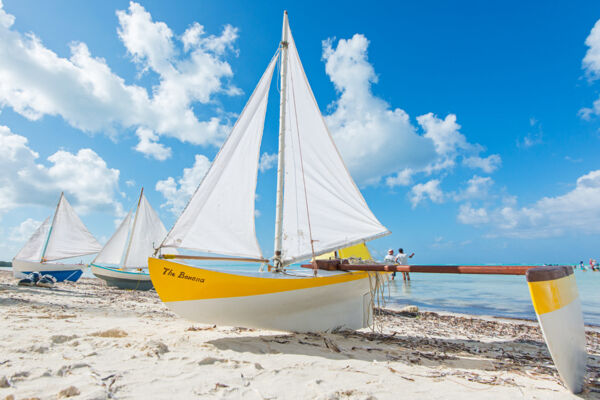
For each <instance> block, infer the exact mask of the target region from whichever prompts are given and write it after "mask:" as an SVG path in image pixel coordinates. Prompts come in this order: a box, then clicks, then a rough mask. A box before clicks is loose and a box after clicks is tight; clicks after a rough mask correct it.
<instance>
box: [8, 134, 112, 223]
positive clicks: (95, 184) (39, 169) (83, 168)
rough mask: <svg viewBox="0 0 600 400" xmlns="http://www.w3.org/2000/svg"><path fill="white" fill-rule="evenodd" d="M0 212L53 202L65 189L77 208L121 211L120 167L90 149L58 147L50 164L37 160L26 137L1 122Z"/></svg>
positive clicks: (36, 154) (81, 210)
mask: <svg viewBox="0 0 600 400" xmlns="http://www.w3.org/2000/svg"><path fill="white" fill-rule="evenodd" d="M0 149H2V150H1V152H2V156H1V157H0V171H1V172H0V212H6V211H8V210H11V209H14V208H16V207H18V206H23V205H44V206H50V207H51V206H53V205H55V204H56V201H57V200H58V195H59V194H60V192H65V194H66V196H67V197H68V198H69V201H70V202H71V203H72V204H73V205H74V207H75V208H76V209H77V211H79V212H82V213H87V212H90V211H109V212H113V213H115V214H117V215H119V214H121V213H122V210H123V209H122V205H121V204H120V203H119V202H117V201H116V200H115V198H116V196H117V195H118V182H119V170H117V169H114V168H108V166H107V165H106V162H105V161H104V160H103V159H102V158H101V157H100V156H99V155H98V154H96V153H95V152H94V151H93V150H91V149H81V150H79V151H78V152H77V153H76V154H73V153H70V152H67V151H63V150H61V151H57V152H56V153H54V154H52V155H51V156H50V157H48V161H49V165H48V166H47V165H45V164H42V163H39V162H38V158H39V154H38V153H37V152H35V151H33V150H32V149H31V148H30V147H29V146H28V142H27V138H25V137H24V136H21V135H17V134H15V133H13V132H11V130H10V129H9V128H8V127H6V126H0Z"/></svg>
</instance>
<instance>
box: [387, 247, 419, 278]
mask: <svg viewBox="0 0 600 400" xmlns="http://www.w3.org/2000/svg"><path fill="white" fill-rule="evenodd" d="M414 255H415V253H412V254H411V255H410V256H409V255H407V254H404V249H402V248H399V249H398V255H397V256H396V260H395V261H396V263H398V264H400V265H408V259H409V258H413V256H414ZM402 278H403V279H404V280H405V281H406V280H409V281H410V275H409V274H408V272H403V273H402ZM392 279H394V278H393V277H392Z"/></svg>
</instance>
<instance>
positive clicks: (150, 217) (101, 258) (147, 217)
mask: <svg viewBox="0 0 600 400" xmlns="http://www.w3.org/2000/svg"><path fill="white" fill-rule="evenodd" d="M132 214H133V215H132ZM166 234H167V230H166V229H165V226H164V225H163V223H162V222H161V220H160V218H159V217H158V214H157V213H156V211H154V209H153V208H152V206H151V205H150V203H149V202H148V199H146V196H144V188H142V191H141V193H140V197H139V199H138V203H137V207H136V209H135V213H132V211H130V212H129V213H128V214H127V216H125V218H124V219H123V222H121V224H120V225H119V227H118V228H117V230H116V231H115V233H114V234H113V235H112V236H111V238H110V239H109V240H108V242H106V244H105V245H104V247H103V248H102V250H100V252H99V253H98V255H97V256H96V258H95V259H94V261H92V263H91V264H90V268H91V270H92V273H93V274H94V275H95V276H96V277H98V278H100V279H103V280H105V281H106V284H107V285H108V286H114V287H117V288H120V289H134V290H150V289H152V281H151V280H150V275H149V274H148V272H146V270H147V268H148V257H149V256H151V255H152V254H153V253H154V247H155V246H157V245H158V244H159V243H160V242H161V241H162V240H163V239H164V237H165V235H166Z"/></svg>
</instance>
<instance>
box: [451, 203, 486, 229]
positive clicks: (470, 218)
mask: <svg viewBox="0 0 600 400" xmlns="http://www.w3.org/2000/svg"><path fill="white" fill-rule="evenodd" d="M457 219H458V221H459V222H460V223H462V224H468V225H479V224H484V223H486V222H489V216H488V213H487V210H486V209H485V208H483V207H482V208H473V207H472V206H471V204H470V203H465V204H462V205H461V206H460V207H459V210H458V216H457Z"/></svg>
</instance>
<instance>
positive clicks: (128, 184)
mask: <svg viewBox="0 0 600 400" xmlns="http://www.w3.org/2000/svg"><path fill="white" fill-rule="evenodd" d="M125 184H126V185H127V186H129V187H132V186H135V180H133V179H128V180H126V181H125Z"/></svg>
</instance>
